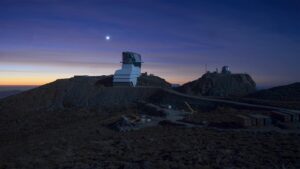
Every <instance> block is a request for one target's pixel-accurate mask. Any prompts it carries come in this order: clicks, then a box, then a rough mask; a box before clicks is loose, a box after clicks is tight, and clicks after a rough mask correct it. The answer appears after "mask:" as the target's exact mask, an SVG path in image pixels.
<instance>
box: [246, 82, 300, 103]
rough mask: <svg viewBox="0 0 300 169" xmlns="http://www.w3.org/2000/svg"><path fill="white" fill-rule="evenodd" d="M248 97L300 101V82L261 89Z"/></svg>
mask: <svg viewBox="0 0 300 169" xmlns="http://www.w3.org/2000/svg"><path fill="white" fill-rule="evenodd" d="M247 98H254V99H263V100H276V101H300V82H298V83H293V84H290V85H285V86H279V87H274V88H271V89H266V90H261V91H258V92H255V93H253V94H250V95H249V96H247Z"/></svg>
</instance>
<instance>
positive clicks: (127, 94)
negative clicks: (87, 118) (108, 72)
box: [0, 74, 171, 111]
mask: <svg viewBox="0 0 300 169" xmlns="http://www.w3.org/2000/svg"><path fill="white" fill-rule="evenodd" d="M112 79H113V78H112V76H94V77H93V76H75V77H73V78H70V79H59V80H56V81H54V82H52V83H49V84H46V85H43V86H40V87H38V88H35V89H32V90H29V91H26V92H23V93H20V94H17V95H14V96H11V97H8V98H5V99H3V100H2V101H1V102H0V109H2V110H3V111H5V110H9V111H12V110H13V111H20V110H21V111H24V110H27V111H39V110H57V109H64V108H75V107H76V108H89V109H95V110H97V109H104V108H105V107H107V106H109V107H114V106H115V107H122V106H127V105H128V104H131V103H132V102H134V101H137V100H143V99H145V98H148V97H149V96H150V95H151V94H153V93H155V92H156V91H157V90H159V88H171V84H170V83H168V82H166V81H165V80H164V79H162V78H159V77H157V76H154V75H147V74H143V75H142V76H141V77H140V78H139V79H138V86H140V87H141V86H143V87H149V88H147V89H144V88H139V87H137V88H132V87H112V84H113V83H112ZM150 86H151V87H150ZM156 87H158V88H156ZM15 105H18V106H15Z"/></svg>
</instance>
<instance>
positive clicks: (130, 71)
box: [113, 52, 142, 86]
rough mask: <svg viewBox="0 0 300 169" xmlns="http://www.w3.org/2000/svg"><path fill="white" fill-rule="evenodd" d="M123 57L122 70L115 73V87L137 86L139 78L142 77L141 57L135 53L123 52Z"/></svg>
mask: <svg viewBox="0 0 300 169" xmlns="http://www.w3.org/2000/svg"><path fill="white" fill-rule="evenodd" d="M122 57H123V58H122V62H121V63H122V69H119V70H117V71H116V72H115V74H114V78H113V85H114V86H136V84H137V78H138V77H140V75H141V65H142V58H141V55H140V54H138V53H134V52H123V53H122Z"/></svg>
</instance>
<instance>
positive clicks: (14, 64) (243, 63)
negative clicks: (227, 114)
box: [0, 0, 300, 87]
mask: <svg viewBox="0 0 300 169" xmlns="http://www.w3.org/2000/svg"><path fill="white" fill-rule="evenodd" d="M107 35H109V36H110V37H111V39H110V40H109V41H107V40H106V39H105V36H107ZM122 51H135V52H138V53H140V54H142V57H143V60H144V62H145V64H144V65H143V67H142V69H143V71H147V72H149V73H153V74H156V75H159V76H161V77H163V78H165V79H167V80H168V81H170V82H173V83H184V82H187V81H190V80H194V79H196V78H199V77H200V76H201V75H202V74H203V73H204V72H205V64H207V65H208V69H209V70H211V71H213V70H215V69H216V68H217V67H218V68H219V69H220V67H221V66H223V65H228V66H230V68H231V70H232V71H233V72H247V73H249V74H250V75H251V76H252V77H253V78H254V80H255V81H256V82H257V84H258V86H265V87H270V86H274V85H282V84H288V83H292V82H296V81H300V1H299V0H226V1H225V0H205V1H204V0H68V1H67V0H1V1H0V85H40V84H44V83H47V82H50V81H53V80H55V79H57V78H67V77H72V76H73V75H103V74H113V73H114V71H115V70H116V69H118V68H119V67H120V60H121V52H122Z"/></svg>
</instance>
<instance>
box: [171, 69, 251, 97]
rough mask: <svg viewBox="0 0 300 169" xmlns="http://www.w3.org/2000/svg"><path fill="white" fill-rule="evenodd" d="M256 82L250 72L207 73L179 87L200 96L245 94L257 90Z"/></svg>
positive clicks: (185, 91)
mask: <svg viewBox="0 0 300 169" xmlns="http://www.w3.org/2000/svg"><path fill="white" fill-rule="evenodd" d="M255 88H256V84H255V82H254V81H253V79H252V78H251V76H250V75H248V74H230V73H227V74H224V73H216V72H214V73H209V72H208V73H206V74H204V75H203V76H202V77H201V78H199V79H197V80H195V81H192V82H188V83H186V84H184V85H182V86H180V87H178V88H177V90H178V91H180V92H183V93H187V94H193V95H198V96H217V97H228V96H244V95H247V94H249V93H252V92H254V91H255Z"/></svg>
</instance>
